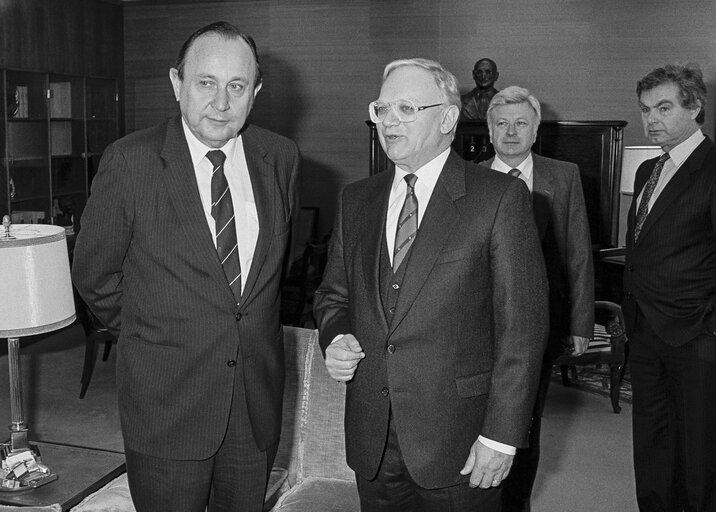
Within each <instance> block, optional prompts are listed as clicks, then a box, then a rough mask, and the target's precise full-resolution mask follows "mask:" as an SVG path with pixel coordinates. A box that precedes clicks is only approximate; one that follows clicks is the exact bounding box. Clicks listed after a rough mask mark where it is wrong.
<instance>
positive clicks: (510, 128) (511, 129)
mask: <svg viewBox="0 0 716 512" xmlns="http://www.w3.org/2000/svg"><path fill="white" fill-rule="evenodd" d="M507 134H508V135H517V125H516V124H515V123H507Z"/></svg>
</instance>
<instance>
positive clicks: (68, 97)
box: [50, 82, 72, 118]
mask: <svg viewBox="0 0 716 512" xmlns="http://www.w3.org/2000/svg"><path fill="white" fill-rule="evenodd" d="M50 117H60V118H70V117H72V84H71V83H70V82H51V83H50Z"/></svg>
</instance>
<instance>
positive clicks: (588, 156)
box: [368, 121, 627, 251]
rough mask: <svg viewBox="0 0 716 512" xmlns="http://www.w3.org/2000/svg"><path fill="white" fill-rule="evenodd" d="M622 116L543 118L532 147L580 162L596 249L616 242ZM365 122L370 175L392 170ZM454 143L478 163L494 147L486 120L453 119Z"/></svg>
mask: <svg viewBox="0 0 716 512" xmlns="http://www.w3.org/2000/svg"><path fill="white" fill-rule="evenodd" d="M626 124H627V123H626V121H543V122H542V124H540V127H539V131H538V133H537V140H536V142H535V144H534V146H533V150H534V151H535V152H536V153H538V154H540V155H542V156H546V157H550V158H556V159H558V160H565V161H568V162H574V163H575V164H577V165H579V170H580V173H581V177H582V187H583V189H584V198H585V202H586V205H587V215H588V216H589V227H590V230H591V236H592V245H593V246H594V249H595V251H599V250H601V249H607V248H611V247H617V245H618V230H619V226H618V223H619V183H620V178H621V159H622V146H623V138H622V134H623V129H624V127H625V126H626ZM368 126H369V127H370V147H371V149H370V170H371V174H374V173H376V172H380V171H383V170H386V169H392V162H390V161H389V160H388V158H387V156H386V155H385V153H384V152H383V150H382V148H381V147H380V142H379V141H378V137H377V134H376V130H375V126H374V125H373V123H370V122H369V123H368ZM453 148H454V149H455V151H457V153H459V154H460V155H461V156H462V157H463V158H465V159H466V160H471V161H475V162H481V161H484V160H487V159H489V158H491V157H492V156H493V155H494V150H493V148H492V145H491V144H490V136H489V133H488V129H487V124H486V122H485V121H464V122H461V123H459V124H458V127H457V134H456V136H455V140H454V141H453Z"/></svg>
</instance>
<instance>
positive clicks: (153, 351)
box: [72, 116, 299, 459]
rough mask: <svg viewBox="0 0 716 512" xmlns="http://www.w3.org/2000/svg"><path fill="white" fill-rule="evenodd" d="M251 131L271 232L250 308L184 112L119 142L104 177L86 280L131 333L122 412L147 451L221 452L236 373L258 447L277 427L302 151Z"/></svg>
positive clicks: (249, 148) (104, 313)
mask: <svg viewBox="0 0 716 512" xmlns="http://www.w3.org/2000/svg"><path fill="white" fill-rule="evenodd" d="M242 136H243V143H244V150H245V154H246V161H247V164H248V169H249V174H250V176H251V184H252V187H253V192H254V197H255V199H256V208H257V212H258V218H259V230H260V232H259V237H258V241H257V245H256V250H255V253H254V258H253V263H252V266H251V268H250V269H249V272H248V276H246V284H245V288H244V292H243V295H242V299H241V305H240V306H239V307H238V308H237V306H236V304H235V300H234V297H233V295H232V293H231V289H230V287H229V285H228V283H227V281H226V278H225V276H224V273H223V270H222V267H221V263H220V261H219V258H218V256H217V254H216V249H215V247H214V243H213V240H212V237H211V232H210V230H209V227H208V226H207V224H206V219H205V216H204V213H203V210H202V206H201V200H200V197H199V191H198V188H197V184H196V178H195V175H194V168H193V166H192V164H191V157H190V153H189V148H188V146H187V143H186V140H185V137H184V133H183V130H182V124H181V117H180V116H176V117H174V118H173V119H170V120H168V121H167V122H165V123H163V124H161V125H159V126H156V127H154V128H150V129H147V130H143V131H140V132H135V133H133V134H131V135H128V136H127V137H125V138H123V139H121V140H119V141H117V142H115V143H114V144H112V145H111V146H110V147H109V148H107V150H106V151H105V154H104V155H103V158H102V161H101V164H100V168H99V172H98V174H97V176H96V177H95V179H94V182H93V184H92V194H91V196H90V198H89V201H88V203H87V206H86V208H85V211H84V213H83V216H82V229H81V231H80V233H79V235H78V239H77V245H76V248H75V255H74V263H73V269H72V270H73V279H74V282H75V284H76V286H77V288H78V290H79V292H80V294H81V295H82V297H83V298H84V299H85V301H86V302H87V303H88V304H89V306H90V308H91V309H92V311H93V312H94V313H95V314H96V315H97V317H98V318H99V319H100V320H101V321H102V322H103V323H104V324H105V325H106V326H108V328H109V329H110V330H111V331H112V332H113V333H114V334H115V335H116V336H117V337H118V348H117V351H118V356H117V388H118V396H119V399H118V401H119V410H120V419H121V423H122V432H123V435H124V440H125V443H126V445H127V446H128V447H129V448H130V449H133V450H135V451H139V452H142V453H146V454H149V455H153V456H157V457H166V458H178V459H202V458H206V457H209V456H211V455H212V454H213V453H214V452H215V451H216V449H217V448H218V446H219V444H220V442H221V440H222V439H223V435H224V433H225V429H226V425H227V420H228V414H229V410H230V404H231V399H232V391H233V383H234V375H235V373H237V372H238V373H239V375H238V378H239V379H241V381H243V384H244V388H245V390H246V399H247V402H248V408H249V416H250V420H251V425H252V429H253V435H254V437H255V439H256V441H257V444H258V446H259V448H261V449H264V448H265V447H266V446H268V445H269V444H271V443H273V442H276V440H277V439H278V436H279V432H280V423H281V403H282V395H283V381H284V373H283V372H284V370H283V339H282V329H281V325H280V322H279V302H280V301H279V281H280V278H281V268H282V264H283V258H284V253H285V249H286V246H287V241H288V238H289V229H290V219H291V216H292V212H293V210H294V208H295V187H296V179H297V174H298V164H299V155H298V150H297V148H296V145H295V144H294V143H293V142H292V141H290V140H288V139H286V138H284V137H281V136H279V135H276V134H274V133H271V132H269V131H267V130H264V129H261V128H258V127H255V126H249V127H248V128H246V129H245V131H244V132H243V134H242ZM234 361H235V362H237V363H238V364H234V363H233V362H234Z"/></svg>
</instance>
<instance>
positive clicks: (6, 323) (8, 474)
mask: <svg viewBox="0 0 716 512" xmlns="http://www.w3.org/2000/svg"><path fill="white" fill-rule="evenodd" d="M2 223H3V227H2V228H0V287H1V288H2V292H3V296H4V297H6V300H5V301H3V305H2V307H0V338H7V339H8V340H7V341H8V368H9V374H10V414H11V417H12V418H11V424H10V441H9V442H8V443H4V444H2V445H0V447H1V448H2V450H1V453H0V462H1V464H0V477H1V478H0V493H3V492H11V493H13V492H14V493H17V492H23V491H30V490H32V489H34V488H36V487H39V486H41V485H44V484H46V483H49V482H52V481H53V480H56V479H57V475H56V474H55V473H53V472H52V470H50V468H48V467H47V466H45V465H44V464H42V461H41V458H40V453H39V450H38V449H37V447H36V446H34V445H32V444H30V442H29V439H28V428H27V426H26V425H25V420H24V419H23V410H22V389H21V385H22V378H21V374H20V337H21V336H31V335H34V334H42V333H46V332H50V331H54V330H57V329H61V328H62V327H65V326H67V325H69V324H71V323H72V322H74V320H75V305H74V298H73V294H72V281H71V279H70V264H69V257H68V253H67V241H66V240H65V230H64V228H62V227H60V226H49V225H43V224H15V225H12V226H11V223H10V218H9V217H8V216H7V215H6V216H5V217H3V222H2Z"/></svg>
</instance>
